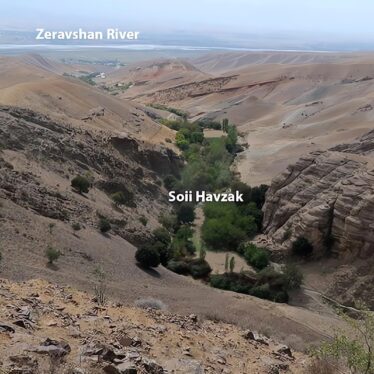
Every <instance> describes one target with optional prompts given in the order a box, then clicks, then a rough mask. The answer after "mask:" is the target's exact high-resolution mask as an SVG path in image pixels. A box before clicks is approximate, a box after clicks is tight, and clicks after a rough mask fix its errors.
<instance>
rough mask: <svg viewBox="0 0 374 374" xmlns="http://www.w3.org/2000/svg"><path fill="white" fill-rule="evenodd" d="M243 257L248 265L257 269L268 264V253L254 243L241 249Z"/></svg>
mask: <svg viewBox="0 0 374 374" xmlns="http://www.w3.org/2000/svg"><path fill="white" fill-rule="evenodd" d="M243 254H244V258H245V259H246V261H247V263H248V264H249V265H252V266H253V267H254V268H255V269H257V270H262V269H264V268H266V267H267V266H268V265H269V254H268V252H267V251H266V250H265V249H263V248H258V247H257V246H256V245H255V244H252V243H251V244H249V245H248V246H247V247H245V248H244V250H243Z"/></svg>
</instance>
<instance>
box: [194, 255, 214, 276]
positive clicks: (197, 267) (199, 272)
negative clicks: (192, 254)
mask: <svg viewBox="0 0 374 374" xmlns="http://www.w3.org/2000/svg"><path fill="white" fill-rule="evenodd" d="M189 269H190V274H191V275H192V276H193V277H194V278H196V279H198V278H205V277H207V276H208V275H209V274H210V273H211V271H212V268H211V267H210V265H209V264H208V262H206V261H205V260H200V259H195V260H192V261H191V262H190V264H189Z"/></svg>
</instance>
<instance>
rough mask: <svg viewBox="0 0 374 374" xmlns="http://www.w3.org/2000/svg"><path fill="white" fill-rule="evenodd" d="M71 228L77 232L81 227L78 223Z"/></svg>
mask: <svg viewBox="0 0 374 374" xmlns="http://www.w3.org/2000/svg"><path fill="white" fill-rule="evenodd" d="M71 227H72V228H73V230H74V231H79V230H80V229H81V225H80V224H79V223H78V222H74V223H73V224H72V225H71Z"/></svg>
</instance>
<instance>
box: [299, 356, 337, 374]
mask: <svg viewBox="0 0 374 374" xmlns="http://www.w3.org/2000/svg"><path fill="white" fill-rule="evenodd" d="M339 366H340V365H338V364H337V363H336V362H333V360H329V359H327V358H319V359H314V360H313V361H312V362H311V363H310V364H309V365H308V367H307V368H306V373H305V374H338V373H342V371H340V370H339Z"/></svg>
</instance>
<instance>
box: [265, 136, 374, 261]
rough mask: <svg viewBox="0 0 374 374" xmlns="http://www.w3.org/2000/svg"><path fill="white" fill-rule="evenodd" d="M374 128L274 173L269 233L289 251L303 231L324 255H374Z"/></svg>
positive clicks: (267, 224)
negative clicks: (276, 174) (361, 135)
mask: <svg viewBox="0 0 374 374" xmlns="http://www.w3.org/2000/svg"><path fill="white" fill-rule="evenodd" d="M373 158H374V131H371V132H370V133H368V134H366V135H364V136H363V137H362V138H360V139H358V140H357V141H356V142H354V143H352V144H344V145H341V146H338V147H335V148H333V149H331V150H329V151H326V152H314V153H311V154H310V155H308V156H306V157H303V158H301V159H300V160H299V161H298V162H297V163H296V164H294V165H291V166H289V167H288V168H287V170H286V171H285V172H283V173H282V174H280V175H278V176H277V177H276V178H274V179H273V181H272V183H271V186H270V188H269V190H268V192H267V197H266V203H265V205H264V208H263V212H264V220H263V228H264V233H265V234H267V235H268V236H270V237H271V239H272V240H273V241H274V242H275V243H276V244H277V245H280V246H281V248H282V249H284V250H285V251H286V250H287V249H289V248H290V246H291V243H292V242H293V241H294V240H295V239H296V238H297V237H300V236H304V237H306V238H307V239H309V240H310V241H311V242H312V244H313V245H314V248H315V253H316V254H317V255H318V254H319V255H322V254H324V252H325V251H326V250H331V251H333V252H334V253H335V254H337V255H339V256H343V257H352V258H353V257H354V258H368V257H370V256H373V255H374V224H373V221H374V169H373V164H372V162H373Z"/></svg>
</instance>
